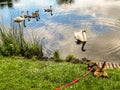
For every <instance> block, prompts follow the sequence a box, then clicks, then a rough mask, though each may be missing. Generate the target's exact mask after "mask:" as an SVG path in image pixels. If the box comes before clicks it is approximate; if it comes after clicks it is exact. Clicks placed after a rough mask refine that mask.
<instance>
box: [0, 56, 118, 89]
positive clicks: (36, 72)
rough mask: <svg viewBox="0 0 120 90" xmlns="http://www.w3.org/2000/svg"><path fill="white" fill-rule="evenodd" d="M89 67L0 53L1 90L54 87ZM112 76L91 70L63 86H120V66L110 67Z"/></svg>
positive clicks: (114, 87)
mask: <svg viewBox="0 0 120 90" xmlns="http://www.w3.org/2000/svg"><path fill="white" fill-rule="evenodd" d="M86 71H87V67H86V65H84V64H72V63H67V62H59V63H58V62H53V61H38V60H32V59H30V60H28V59H23V58H15V57H3V56H0V90H54V89H55V88H56V87H59V86H61V85H64V84H66V83H68V82H70V81H72V80H74V79H75V78H77V77H80V76H81V75H82V74H84V73H85V72H86ZM106 72H107V73H108V74H109V75H110V78H109V79H106V78H102V77H101V78H96V77H94V76H93V75H92V73H91V74H90V75H88V76H86V77H85V78H83V79H81V80H80V81H79V82H77V83H75V84H74V85H72V86H70V87H67V88H66V89H63V90H88V89H89V90H119V89H120V84H119V83H120V75H119V74H120V69H114V70H112V69H108V70H106Z"/></svg>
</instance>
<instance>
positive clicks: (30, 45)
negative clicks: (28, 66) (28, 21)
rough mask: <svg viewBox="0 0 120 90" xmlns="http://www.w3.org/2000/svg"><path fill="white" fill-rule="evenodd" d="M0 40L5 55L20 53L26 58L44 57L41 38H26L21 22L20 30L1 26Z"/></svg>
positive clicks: (0, 49) (0, 50)
mask: <svg viewBox="0 0 120 90" xmlns="http://www.w3.org/2000/svg"><path fill="white" fill-rule="evenodd" d="M0 40H1V43H0V54H1V55H3V56H14V55H19V56H23V57H26V58H32V57H33V56H35V57H36V58H37V59H40V58H42V57H43V49H42V45H41V44H40V42H39V39H37V38H34V39H33V40H30V41H28V40H26V39H25V37H24V34H23V28H21V26H20V24H19V29H18V30H15V29H7V28H0Z"/></svg>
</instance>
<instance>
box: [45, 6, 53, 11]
mask: <svg viewBox="0 0 120 90" xmlns="http://www.w3.org/2000/svg"><path fill="white" fill-rule="evenodd" d="M44 11H45V12H52V5H50V8H48V9H44Z"/></svg>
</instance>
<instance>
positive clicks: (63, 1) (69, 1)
mask: <svg viewBox="0 0 120 90" xmlns="http://www.w3.org/2000/svg"><path fill="white" fill-rule="evenodd" d="M56 1H57V4H59V5H61V4H72V3H74V0H56Z"/></svg>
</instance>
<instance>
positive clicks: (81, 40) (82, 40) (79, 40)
mask: <svg viewBox="0 0 120 90" xmlns="http://www.w3.org/2000/svg"><path fill="white" fill-rule="evenodd" d="M74 36H75V39H76V44H82V47H81V50H82V51H86V49H84V47H85V44H86V42H87V36H86V30H81V31H80V32H74Z"/></svg>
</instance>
